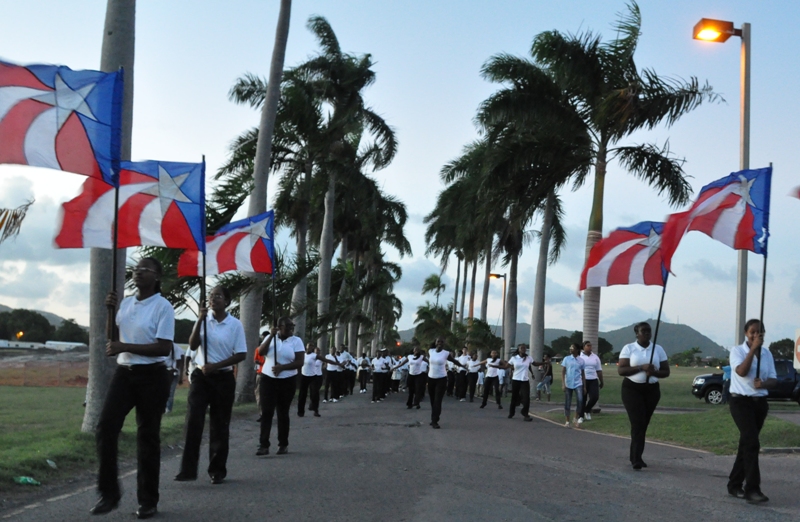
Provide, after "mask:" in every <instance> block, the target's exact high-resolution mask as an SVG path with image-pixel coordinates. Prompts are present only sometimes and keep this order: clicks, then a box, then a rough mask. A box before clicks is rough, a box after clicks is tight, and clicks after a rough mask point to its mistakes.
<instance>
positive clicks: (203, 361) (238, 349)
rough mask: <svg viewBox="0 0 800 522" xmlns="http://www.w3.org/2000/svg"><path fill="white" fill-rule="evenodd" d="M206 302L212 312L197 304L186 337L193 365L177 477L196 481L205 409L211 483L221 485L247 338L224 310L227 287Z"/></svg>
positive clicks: (214, 291) (228, 300)
mask: <svg viewBox="0 0 800 522" xmlns="http://www.w3.org/2000/svg"><path fill="white" fill-rule="evenodd" d="M208 304H209V306H210V307H211V317H208V309H207V308H200V315H199V316H198V318H197V322H195V324H194V328H193V329H192V333H191V335H190V336H189V347H190V348H191V349H192V350H194V351H195V357H194V362H195V365H196V366H197V368H196V369H195V370H194V371H193V372H192V379H191V385H190V387H189V411H188V412H187V413H186V443H185V444H184V447H183V457H182V458H181V469H180V472H179V473H178V474H177V475H176V476H175V480H177V481H187V480H197V463H198V460H199V459H200V442H201V440H202V438H203V425H204V423H205V418H206V409H208V410H209V414H208V419H209V429H208V434H209V443H208V475H209V476H210V477H211V483H212V484H222V482H223V481H224V480H225V477H226V475H227V474H228V469H227V467H226V465H227V462H228V448H229V439H230V424H231V411H232V410H233V400H234V398H235V395H236V378H235V377H234V376H233V366H234V365H236V364H239V363H240V362H242V361H243V360H244V359H245V357H246V355H247V343H246V342H245V338H244V328H243V327H242V323H241V322H240V321H239V320H238V319H237V318H235V317H233V316H232V315H231V314H229V313H228V312H227V311H226V308H228V306H230V304H231V294H230V291H229V290H228V289H227V288H226V287H224V286H216V287H214V288H212V289H211V292H210V293H209V294H208ZM203 323H205V328H203V326H202V325H203ZM206 332H208V338H206Z"/></svg>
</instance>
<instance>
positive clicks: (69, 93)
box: [31, 74, 97, 130]
mask: <svg viewBox="0 0 800 522" xmlns="http://www.w3.org/2000/svg"><path fill="white" fill-rule="evenodd" d="M96 85H97V83H90V84H89V85H85V86H83V87H81V88H80V89H78V90H73V89H72V88H71V87H70V86H69V85H67V84H66V82H65V81H64V80H63V79H62V78H61V75H60V74H56V79H55V90H54V91H47V92H44V93H42V94H39V95H36V96H31V99H32V100H36V101H40V102H43V103H47V104H49V105H52V106H53V107H54V108H55V109H56V121H57V122H58V129H59V130H60V129H61V127H63V126H64V123H65V122H66V121H67V119H68V118H69V117H70V116H71V115H72V113H73V112H77V113H79V114H83V115H84V116H86V117H87V118H91V119H93V120H95V121H97V118H96V117H95V115H94V114H93V113H92V109H90V108H89V105H88V104H87V103H86V97H87V96H89V94H90V93H91V92H92V91H93V90H94V88H95V86H96Z"/></svg>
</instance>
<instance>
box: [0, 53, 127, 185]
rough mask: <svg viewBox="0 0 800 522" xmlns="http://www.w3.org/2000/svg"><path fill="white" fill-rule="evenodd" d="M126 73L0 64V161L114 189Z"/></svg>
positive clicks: (51, 66) (50, 66) (117, 166)
mask: <svg viewBox="0 0 800 522" xmlns="http://www.w3.org/2000/svg"><path fill="white" fill-rule="evenodd" d="M122 92H123V87H122V72H121V71H117V72H113V73H104V72H98V71H73V70H72V69H70V68H69V67H63V66H54V65H28V66H24V67H23V66H19V65H14V64H11V63H7V62H0V163H13V164H17V165H30V166H33V167H45V168H50V169H56V170H62V171H65V172H72V173H75V174H82V175H84V176H89V177H92V178H98V179H102V180H103V181H105V182H106V183H108V184H110V185H116V183H117V177H116V172H117V170H118V168H119V155H120V122H121V120H122Z"/></svg>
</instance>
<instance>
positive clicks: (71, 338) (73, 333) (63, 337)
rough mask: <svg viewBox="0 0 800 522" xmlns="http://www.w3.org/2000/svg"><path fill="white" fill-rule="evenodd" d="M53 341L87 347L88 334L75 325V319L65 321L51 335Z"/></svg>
mask: <svg viewBox="0 0 800 522" xmlns="http://www.w3.org/2000/svg"><path fill="white" fill-rule="evenodd" d="M53 340H54V341H64V342H74V343H83V344H85V345H88V344H89V332H88V331H86V330H85V329H84V328H83V327H81V326H80V325H79V324H78V323H76V322H75V319H65V320H64V321H62V322H61V324H60V325H59V327H58V328H57V329H56V331H55V333H54V334H53Z"/></svg>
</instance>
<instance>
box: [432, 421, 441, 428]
mask: <svg viewBox="0 0 800 522" xmlns="http://www.w3.org/2000/svg"><path fill="white" fill-rule="evenodd" d="M431 426H433V429H435V430H438V429H439V428H440V427H441V426H439V423H438V422H432V423H431Z"/></svg>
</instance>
